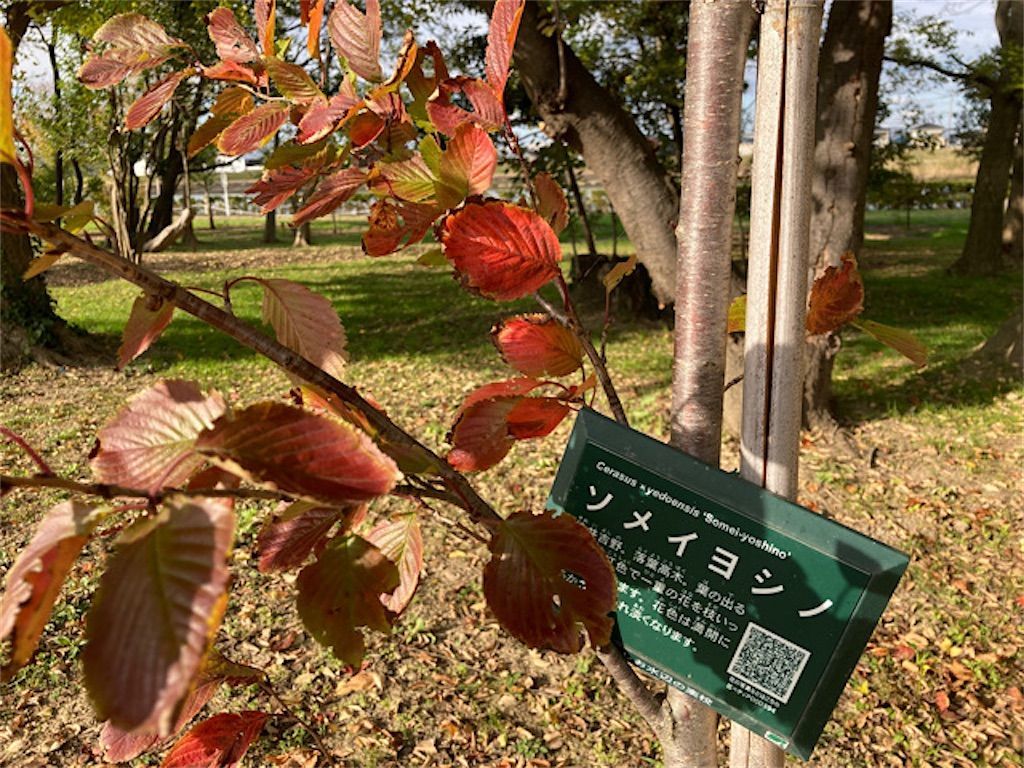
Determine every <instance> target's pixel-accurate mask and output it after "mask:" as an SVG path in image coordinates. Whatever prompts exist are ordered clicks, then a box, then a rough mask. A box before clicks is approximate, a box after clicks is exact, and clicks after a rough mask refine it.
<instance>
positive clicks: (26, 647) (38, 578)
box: [0, 501, 102, 683]
mask: <svg viewBox="0 0 1024 768" xmlns="http://www.w3.org/2000/svg"><path fill="white" fill-rule="evenodd" d="M101 514H102V513H100V512H98V511H97V510H96V508H95V507H92V506H90V505H87V504H82V503H81V502H77V501H65V502H61V503H60V504H58V505H57V506H55V507H53V508H52V509H51V510H50V511H49V512H47V513H46V515H45V516H44V517H43V519H42V521H41V522H40V523H39V527H38V528H36V532H35V534H34V535H33V536H32V540H31V541H30V542H29V543H28V545H27V546H26V547H25V549H23V550H22V551H21V553H20V554H19V555H18V557H17V559H15V561H14V564H13V565H11V568H10V570H9V571H8V572H7V578H6V580H5V582H4V593H3V597H2V598H0V640H4V639H6V638H7V637H10V638H11V651H10V659H9V661H8V662H7V664H5V665H4V667H3V669H2V670H0V682H4V683H6V682H8V681H9V680H10V679H11V678H12V677H13V676H14V673H15V672H17V671H18V670H19V669H21V668H22V667H23V666H25V664H27V663H28V662H29V660H30V659H31V658H32V655H33V654H34V653H35V650H36V646H37V645H38V644H39V637H40V636H41V635H42V633H43V627H45V626H46V623H47V621H49V619H50V612H51V611H52V610H53V605H54V603H55V602H56V601H57V595H58V594H59V593H60V588H61V586H62V585H63V584H64V579H65V578H66V577H67V575H68V572H69V571H70V570H71V566H72V565H73V564H74V562H75V560H76V559H77V558H78V555H79V553H80V552H81V551H82V547H84V546H85V543H86V542H87V541H88V540H89V535H90V534H91V533H92V530H93V528H94V527H95V526H96V524H97V523H98V522H99V519H100V517H101Z"/></svg>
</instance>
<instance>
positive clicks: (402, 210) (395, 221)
mask: <svg viewBox="0 0 1024 768" xmlns="http://www.w3.org/2000/svg"><path fill="white" fill-rule="evenodd" d="M440 214H441V210H440V209H439V208H438V207H437V206H436V205H434V204H431V203H408V202H402V203H400V204H398V205H395V204H394V203H391V202H390V201H388V200H378V201H377V202H376V203H374V204H373V206H372V207H371V208H370V216H369V226H368V227H367V230H366V232H364V233H363V238H362V245H363V252H364V253H367V254H368V255H370V256H384V255H386V254H389V253H394V252H395V251H398V250H400V249H402V248H405V247H408V246H410V245H414V244H416V243H418V242H419V241H420V240H422V239H423V238H424V237H425V236H426V234H427V232H428V231H430V225H431V224H433V223H434V221H435V220H436V219H437V217H438V216H439V215H440Z"/></svg>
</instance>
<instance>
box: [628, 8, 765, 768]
mask: <svg viewBox="0 0 1024 768" xmlns="http://www.w3.org/2000/svg"><path fill="white" fill-rule="evenodd" d="M689 25H690V28H689V35H688V40H689V43H688V51H687V78H686V94H685V100H684V111H683V145H684V147H685V149H684V151H683V159H682V176H681V179H682V183H681V188H682V194H681V198H680V203H679V224H678V226H677V228H676V232H675V235H676V240H677V241H678V243H679V253H678V264H677V268H676V280H677V282H676V289H675V296H676V301H675V317H676V323H675V356H674V364H673V375H672V415H671V425H672V436H671V442H672V444H673V445H674V446H676V447H677V448H680V449H682V450H684V451H686V452H687V453H689V454H691V455H693V456H695V457H696V458H698V459H700V460H701V461H704V462H706V463H708V464H710V465H712V466H715V467H717V466H718V464H719V458H720V453H721V442H722V388H723V386H724V384H725V340H726V333H725V328H726V315H727V312H728V307H729V283H730V275H731V264H732V220H733V214H734V212H735V207H736V163H737V161H738V147H739V138H740V116H741V97H742V94H743V69H744V66H745V64H746V52H747V44H748V42H749V41H750V35H751V32H752V31H753V26H754V13H753V10H752V8H751V5H750V3H749V2H747V0H728V1H727V0H718V2H710V1H709V0H695V2H693V3H692V5H691V8H690V21H689ZM616 208H618V204H616ZM666 704H667V705H668V707H669V710H670V713H671V727H670V729H668V732H666V733H659V734H658V736H659V738H660V739H661V743H662V748H663V750H664V763H665V766H666V768H669V767H676V766H678V767H680V768H682V767H683V766H685V768H713V767H714V766H717V765H718V759H717V736H716V725H717V722H718V716H717V715H716V714H715V712H714V711H713V710H711V709H709V708H707V707H705V706H703V705H702V704H700V703H698V702H697V701H695V700H694V699H692V698H690V697H689V696H687V695H686V694H684V693H682V692H681V691H677V690H676V689H674V688H669V689H668V693H667V695H666Z"/></svg>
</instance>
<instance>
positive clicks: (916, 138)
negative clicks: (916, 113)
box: [908, 123, 947, 149]
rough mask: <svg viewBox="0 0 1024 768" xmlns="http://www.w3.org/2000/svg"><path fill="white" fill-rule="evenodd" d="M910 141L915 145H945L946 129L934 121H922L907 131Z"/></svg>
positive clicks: (929, 146) (933, 146) (931, 146)
mask: <svg viewBox="0 0 1024 768" xmlns="http://www.w3.org/2000/svg"><path fill="white" fill-rule="evenodd" d="M908 136H909V138H910V143H911V145H912V146H915V147H925V148H933V149H934V148H936V147H945V146H946V144H947V142H946V129H945V128H943V127H942V126H941V125H937V124H936V123H922V124H921V125H918V126H916V127H914V128H911V129H910V130H909V131H908Z"/></svg>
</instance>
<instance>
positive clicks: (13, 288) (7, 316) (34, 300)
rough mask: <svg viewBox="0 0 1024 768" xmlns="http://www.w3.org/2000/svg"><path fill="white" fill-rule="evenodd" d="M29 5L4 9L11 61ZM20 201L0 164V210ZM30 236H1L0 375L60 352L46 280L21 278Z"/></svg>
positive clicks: (12, 173)
mask: <svg viewBox="0 0 1024 768" xmlns="http://www.w3.org/2000/svg"><path fill="white" fill-rule="evenodd" d="M29 5H30V4H29V3H27V2H18V3H12V4H11V5H10V6H9V7H8V9H7V25H6V28H7V33H8V35H9V36H10V39H11V49H12V53H11V55H12V57H13V56H14V55H15V54H16V53H17V50H18V44H19V43H20V42H21V39H22V37H24V35H25V30H26V29H28V24H29V21H30V18H31V17H30V16H29ZM23 205H24V200H23V199H22V196H21V187H20V186H19V182H18V173H17V171H16V170H15V169H14V168H13V167H12V166H10V165H6V164H0V207H3V208H21V207H22V206H23ZM34 255H35V254H34V253H33V251H32V241H31V240H30V239H29V237H28V235H16V234H13V233H10V232H0V338H2V339H3V343H2V344H0V370H5V371H8V370H17V369H18V368H20V367H21V366H22V365H24V364H25V363H26V362H28V361H29V360H32V359H35V358H38V357H39V356H40V355H39V351H40V348H47V347H49V348H52V349H59V348H60V347H61V334H60V333H59V332H58V331H59V330H63V329H66V326H65V325H64V321H63V320H61V319H60V318H59V317H57V314H56V312H54V310H53V300H52V299H51V298H50V294H49V292H48V291H47V290H46V276H45V275H39V276H38V277H34V278H32V279H31V280H29V281H28V282H25V281H24V280H22V279H21V276H22V275H23V274H24V273H25V270H26V269H27V268H28V265H29V263H30V262H31V261H32V258H33V257H34Z"/></svg>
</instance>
